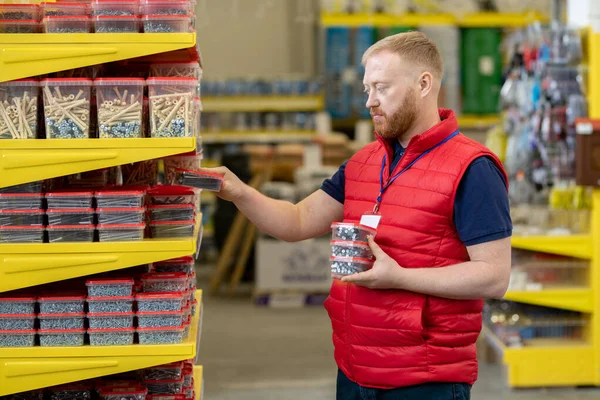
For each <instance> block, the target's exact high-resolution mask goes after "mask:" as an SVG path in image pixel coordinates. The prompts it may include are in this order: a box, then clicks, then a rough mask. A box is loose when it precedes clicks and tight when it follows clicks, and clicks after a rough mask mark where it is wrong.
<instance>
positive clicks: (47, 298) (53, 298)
mask: <svg viewBox="0 0 600 400" xmlns="http://www.w3.org/2000/svg"><path fill="white" fill-rule="evenodd" d="M78 300H81V301H83V300H85V296H78V295H73V296H52V295H47V296H41V297H38V301H78Z"/></svg>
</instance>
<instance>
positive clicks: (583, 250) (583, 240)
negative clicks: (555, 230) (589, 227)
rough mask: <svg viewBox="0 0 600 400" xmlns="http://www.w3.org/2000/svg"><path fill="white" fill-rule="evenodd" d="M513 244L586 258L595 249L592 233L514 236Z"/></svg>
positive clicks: (519, 246)
mask: <svg viewBox="0 0 600 400" xmlns="http://www.w3.org/2000/svg"><path fill="white" fill-rule="evenodd" d="M511 244H512V246H513V247H514V248H516V249H522V250H530V251H539V252H542V253H550V254H557V255H561V256H568V257H577V258H582V259H584V260H590V259H591V258H592V254H593V249H594V246H593V244H592V237H591V236H590V235H569V236H513V237H512V238H511Z"/></svg>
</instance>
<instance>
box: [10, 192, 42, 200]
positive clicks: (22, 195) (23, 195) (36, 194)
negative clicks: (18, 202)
mask: <svg viewBox="0 0 600 400" xmlns="http://www.w3.org/2000/svg"><path fill="white" fill-rule="evenodd" d="M3 197H31V198H34V197H39V198H42V197H44V195H43V194H41V193H0V199H1V198H3Z"/></svg>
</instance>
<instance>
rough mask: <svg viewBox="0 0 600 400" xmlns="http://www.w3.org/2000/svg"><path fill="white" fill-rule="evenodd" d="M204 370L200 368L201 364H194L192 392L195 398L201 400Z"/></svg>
mask: <svg viewBox="0 0 600 400" xmlns="http://www.w3.org/2000/svg"><path fill="white" fill-rule="evenodd" d="M203 373H204V371H203V368H202V365H195V366H194V394H195V399H196V400H202V398H203V397H204V396H203V394H204V392H203V390H204V387H203V386H204V385H203V383H204V382H203V380H204V374H203Z"/></svg>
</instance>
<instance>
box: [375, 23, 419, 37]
mask: <svg viewBox="0 0 600 400" xmlns="http://www.w3.org/2000/svg"><path fill="white" fill-rule="evenodd" d="M414 30H416V29H415V28H409V27H406V26H390V27H385V28H379V29H377V37H376V39H377V40H381V39H383V38H385V37H388V36H392V35H395V34H397V33H404V32H410V31H414Z"/></svg>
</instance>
